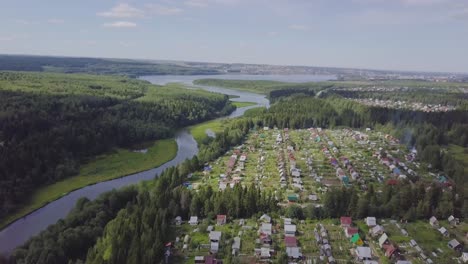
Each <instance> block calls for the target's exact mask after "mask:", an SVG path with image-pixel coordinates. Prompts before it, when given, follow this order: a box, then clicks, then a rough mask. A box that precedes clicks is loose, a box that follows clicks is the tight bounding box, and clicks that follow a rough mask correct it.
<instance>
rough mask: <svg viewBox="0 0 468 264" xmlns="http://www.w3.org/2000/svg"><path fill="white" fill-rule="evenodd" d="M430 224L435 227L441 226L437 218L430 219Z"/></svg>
mask: <svg viewBox="0 0 468 264" xmlns="http://www.w3.org/2000/svg"><path fill="white" fill-rule="evenodd" d="M429 224H430V225H431V226H433V227H436V226H439V221H437V218H436V217H435V216H432V217H431V218H429Z"/></svg>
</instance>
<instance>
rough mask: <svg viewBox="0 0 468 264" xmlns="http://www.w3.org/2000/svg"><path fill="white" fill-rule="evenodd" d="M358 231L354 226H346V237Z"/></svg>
mask: <svg viewBox="0 0 468 264" xmlns="http://www.w3.org/2000/svg"><path fill="white" fill-rule="evenodd" d="M358 232H359V229H358V228H356V227H347V228H346V229H345V234H346V237H352V236H353V235H354V234H357V233H358Z"/></svg>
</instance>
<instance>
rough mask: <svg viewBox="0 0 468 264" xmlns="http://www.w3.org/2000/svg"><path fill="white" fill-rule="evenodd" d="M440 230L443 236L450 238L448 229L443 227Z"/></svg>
mask: <svg viewBox="0 0 468 264" xmlns="http://www.w3.org/2000/svg"><path fill="white" fill-rule="evenodd" d="M438 230H439V232H440V233H441V234H442V235H443V236H448V235H449V232H448V231H447V229H446V228H445V227H441V228H439V229H438Z"/></svg>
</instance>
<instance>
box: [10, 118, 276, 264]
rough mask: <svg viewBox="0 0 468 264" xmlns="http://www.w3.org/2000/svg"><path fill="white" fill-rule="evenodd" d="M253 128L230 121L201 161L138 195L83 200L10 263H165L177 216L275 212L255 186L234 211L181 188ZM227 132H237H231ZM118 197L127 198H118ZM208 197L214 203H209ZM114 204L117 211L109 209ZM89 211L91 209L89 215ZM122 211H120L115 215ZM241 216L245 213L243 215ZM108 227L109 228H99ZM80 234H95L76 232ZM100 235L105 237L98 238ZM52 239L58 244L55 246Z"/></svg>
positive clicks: (237, 195)
mask: <svg viewBox="0 0 468 264" xmlns="http://www.w3.org/2000/svg"><path fill="white" fill-rule="evenodd" d="M251 127H253V123H252V122H251V120H247V119H239V120H235V121H232V122H230V124H229V126H228V127H227V128H226V129H225V130H224V133H219V134H218V135H217V136H216V138H214V139H212V140H211V141H210V142H209V143H207V144H206V145H201V146H200V153H205V155H204V156H203V157H200V156H195V157H194V158H192V159H190V160H186V161H185V162H183V163H182V164H180V165H178V166H177V167H172V168H169V169H167V170H165V171H164V172H163V173H162V174H161V175H160V176H159V177H158V178H156V179H155V180H154V181H150V182H147V183H145V184H143V185H139V187H138V189H137V192H136V193H135V188H136V187H129V188H127V189H123V190H118V191H113V192H112V193H111V194H110V193H107V194H104V195H103V196H102V197H104V198H99V199H97V200H94V201H91V202H88V201H87V200H85V199H83V200H80V201H79V202H78V203H77V205H76V208H75V209H74V211H73V213H72V214H70V215H69V216H67V218H66V219H65V220H64V221H60V222H58V223H57V224H55V225H52V226H50V227H48V228H47V230H46V231H44V232H41V234H39V235H38V236H36V237H34V238H31V239H30V240H29V241H28V242H27V243H26V244H25V245H24V246H22V247H20V248H18V249H17V250H16V251H15V252H14V254H13V256H12V257H11V258H10V260H9V262H10V263H35V264H36V263H47V264H49V263H50V264H54V263H84V261H86V263H159V261H160V260H161V259H163V254H164V251H163V249H164V243H166V242H168V241H170V239H173V237H172V230H171V228H170V224H171V222H172V221H173V219H174V217H175V216H177V215H181V216H183V217H184V218H186V217H188V216H189V214H192V213H193V214H197V215H200V216H205V213H206V216H207V217H208V216H213V215H215V214H218V213H226V212H228V211H227V210H232V212H235V211H236V210H238V207H237V206H240V209H241V210H244V206H248V207H249V208H251V210H250V211H249V210H247V211H246V212H248V213H258V210H265V211H269V210H275V208H274V207H273V206H274V205H273V204H272V202H271V199H272V197H271V196H270V195H266V196H264V194H259V191H258V190H257V189H256V188H248V189H245V190H244V189H236V190H232V191H230V192H229V199H230V200H232V201H230V203H232V205H233V207H232V209H231V207H230V206H228V207H225V206H226V205H225V204H224V203H223V204H220V203H219V202H216V200H217V198H218V197H221V196H222V194H221V193H219V192H214V191H209V190H208V189H205V190H206V191H205V192H202V193H201V194H194V193H193V192H190V191H189V190H188V189H186V188H185V187H182V183H183V182H184V181H185V180H186V177H187V175H188V174H189V173H190V172H192V171H196V170H199V169H201V168H202V166H203V164H205V163H206V162H208V161H210V160H212V159H214V158H217V157H218V156H219V155H221V154H224V153H225V152H226V151H227V150H228V149H229V148H230V147H231V146H232V145H236V144H239V143H241V142H242V141H243V140H244V138H245V136H246V135H247V133H248V131H249V129H250V128H251ZM229 131H239V133H235V134H230V133H229ZM130 194H131V195H130ZM115 195H118V197H123V198H124V199H117V198H115V197H114V196H115ZM105 197H107V198H105ZM112 197H114V198H112ZM226 198H227V197H226ZM201 199H203V200H201ZM206 199H207V200H209V201H210V202H207V203H206V202H205V200H206ZM248 199H249V200H250V199H252V200H251V202H249V203H248V202H247V200H248ZM198 201H202V202H203V205H202V207H203V209H202V211H203V212H201V211H200V212H197V211H195V210H196V209H197V206H198V204H199V203H198ZM224 201H226V200H224ZM205 203H206V206H207V207H206V209H205V207H204V206H205ZM122 204H123V206H122ZM111 205H113V206H112V208H115V209H116V210H114V209H110V208H108V206H111ZM87 208H90V209H89V210H90V211H88V209H87ZM119 209H122V210H120V212H119V213H118V214H117V215H116V216H115V214H116V213H117V211H118V210H119ZM217 210H219V212H218V211H217ZM101 211H103V212H101ZM109 211H111V212H112V213H113V214H114V216H113V217H107V213H109ZM80 212H81V213H80ZM229 212H231V211H229ZM241 213H242V214H244V211H242V212H241ZM102 214H104V215H102ZM101 215H102V218H101ZM105 216H106V217H105ZM111 220H112V221H111ZM109 221H110V222H109ZM104 226H106V228H105V229H103V228H101V227H104ZM76 230H93V232H82V233H79V232H74V231H76ZM68 233H71V234H73V235H74V237H73V240H71V242H70V241H65V240H64V239H61V238H62V237H64V236H66V234H68ZM101 236H102V238H99V237H101ZM98 238H99V240H98ZM51 240H54V241H55V242H53V243H52V242H50V241H51ZM85 240H86V241H85ZM41 241H42V242H41ZM96 241H97V243H95V242H96ZM49 242H50V243H49ZM72 242H73V243H72ZM79 245H82V246H79ZM93 246H94V247H93ZM91 247H92V249H90V248H91ZM70 250H73V253H72V254H65V253H64V252H69V251H70Z"/></svg>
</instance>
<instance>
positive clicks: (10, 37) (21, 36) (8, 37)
mask: <svg viewBox="0 0 468 264" xmlns="http://www.w3.org/2000/svg"><path fill="white" fill-rule="evenodd" d="M27 38H29V35H27V34H19V35H18V34H15V35H4V36H0V41H1V42H7V41H15V40H20V39H27Z"/></svg>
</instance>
